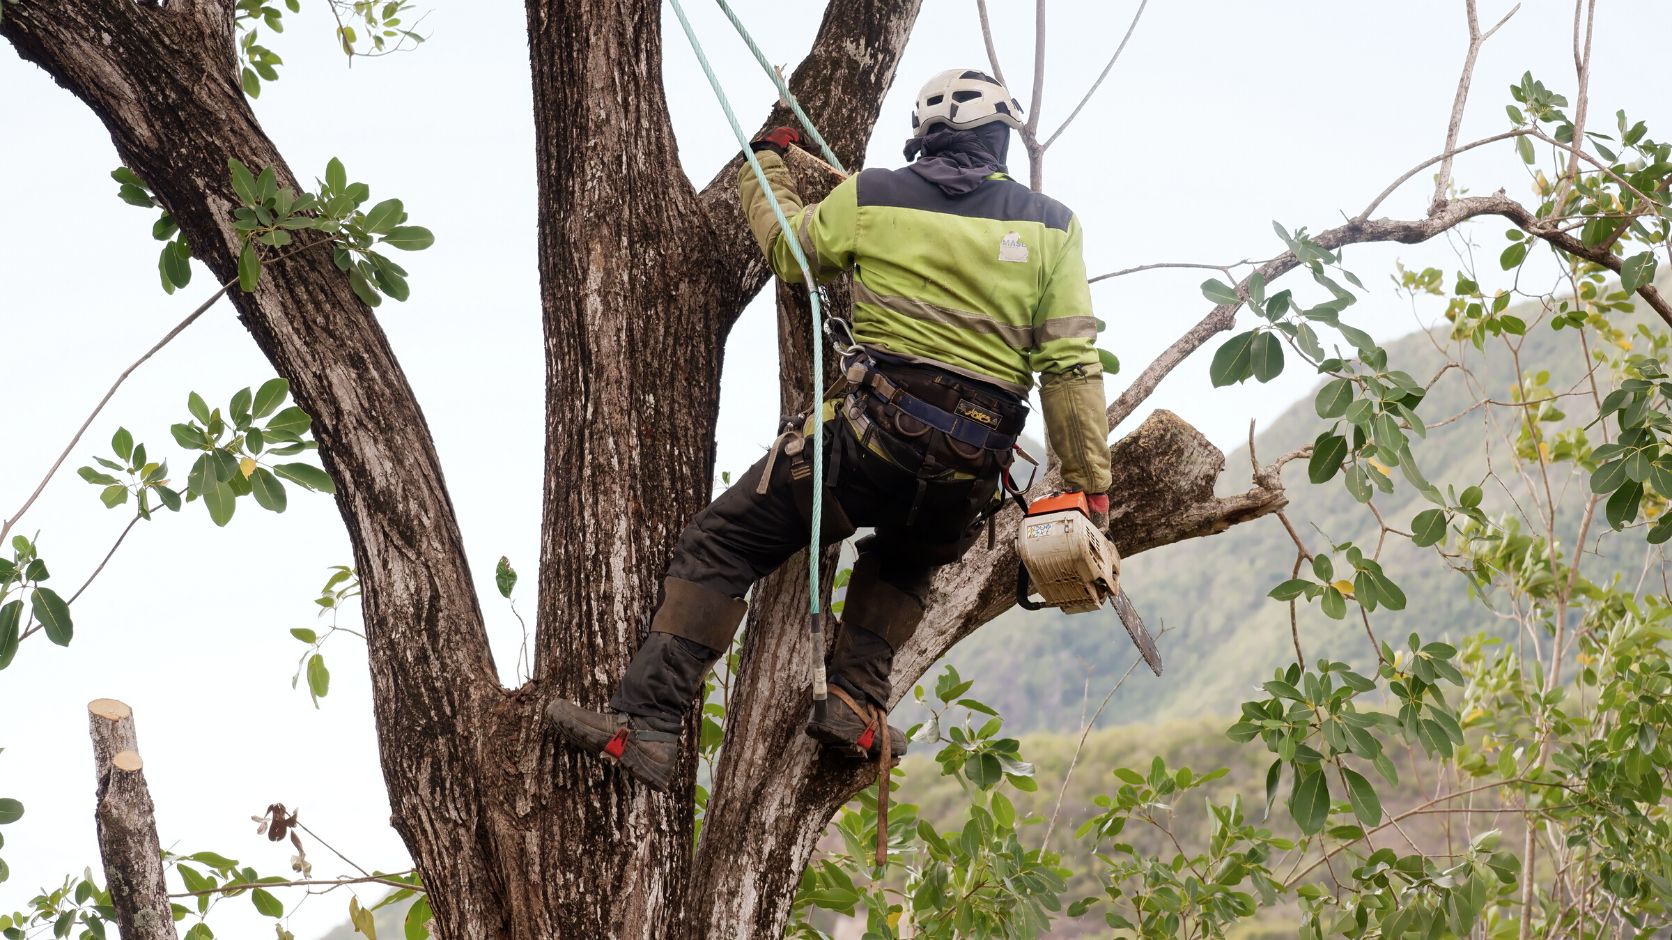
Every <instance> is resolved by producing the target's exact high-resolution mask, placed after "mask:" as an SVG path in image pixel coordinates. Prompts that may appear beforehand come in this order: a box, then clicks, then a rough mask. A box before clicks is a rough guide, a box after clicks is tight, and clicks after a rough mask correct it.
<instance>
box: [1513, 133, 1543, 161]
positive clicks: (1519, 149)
mask: <svg viewBox="0 0 1672 940" xmlns="http://www.w3.org/2000/svg"><path fill="white" fill-rule="evenodd" d="M1515 152H1516V153H1518V154H1520V155H1521V162H1522V163H1528V164H1530V163H1532V162H1533V161H1534V160H1536V159H1538V158H1537V157H1536V156H1535V155H1534V154H1533V139H1532V138H1531V137H1517V138H1515Z"/></svg>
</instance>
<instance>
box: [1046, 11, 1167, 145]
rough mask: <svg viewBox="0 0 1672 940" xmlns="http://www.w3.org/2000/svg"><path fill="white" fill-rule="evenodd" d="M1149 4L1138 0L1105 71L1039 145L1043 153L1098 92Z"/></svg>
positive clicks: (1105, 64) (1106, 64)
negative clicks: (1130, 19)
mask: <svg viewBox="0 0 1672 940" xmlns="http://www.w3.org/2000/svg"><path fill="white" fill-rule="evenodd" d="M1147 6H1149V0H1138V12H1136V13H1134V14H1132V23H1131V25H1129V26H1127V27H1126V35H1124V36H1122V37H1121V38H1120V45H1117V46H1116V47H1115V51H1114V54H1113V55H1111V56H1109V61H1108V62H1106V63H1104V65H1103V71H1101V72H1099V73H1098V75H1097V81H1095V82H1092V83H1091V87H1090V88H1088V89H1086V93H1085V95H1083V96H1082V97H1081V98H1080V103H1079V104H1077V105H1075V106H1074V110H1073V111H1070V112H1069V113H1068V117H1067V118H1066V119H1064V120H1063V122H1062V124H1061V125H1060V126H1058V127H1057V129H1056V130H1054V131H1052V132H1051V136H1050V137H1047V138H1045V142H1044V143H1042V144H1040V145H1039V152H1040V154H1041V155H1043V154H1044V152H1045V151H1046V150H1048V149H1050V146H1051V145H1052V144H1054V143H1056V141H1057V138H1058V137H1061V136H1062V132H1063V131H1066V130H1068V125H1070V124H1072V123H1074V119H1075V118H1076V117H1079V116H1080V112H1081V110H1083V109H1084V108H1085V106H1086V104H1087V103H1088V102H1090V101H1091V98H1092V96H1093V95H1095V94H1097V89H1098V88H1099V87H1101V86H1102V84H1103V80H1104V79H1105V78H1108V77H1109V72H1110V71H1112V70H1113V69H1114V67H1115V62H1116V61H1118V60H1119V59H1120V54H1121V53H1122V52H1125V51H1126V43H1127V41H1128V40H1130V39H1131V38H1132V34H1133V33H1134V32H1136V31H1137V29H1138V21H1139V20H1140V19H1142V18H1143V16H1144V8H1145V7H1147Z"/></svg>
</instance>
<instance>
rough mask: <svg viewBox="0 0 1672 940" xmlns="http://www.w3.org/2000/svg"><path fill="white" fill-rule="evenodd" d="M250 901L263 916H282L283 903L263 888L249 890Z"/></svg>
mask: <svg viewBox="0 0 1672 940" xmlns="http://www.w3.org/2000/svg"><path fill="white" fill-rule="evenodd" d="M250 903H251V904H254V905H255V909H256V910H258V911H260V912H261V913H262V915H263V916H265V917H283V916H284V904H282V903H281V902H280V901H279V899H278V898H276V897H273V895H272V894H271V893H269V892H268V891H267V889H265V888H256V889H254V890H252V891H251V892H250Z"/></svg>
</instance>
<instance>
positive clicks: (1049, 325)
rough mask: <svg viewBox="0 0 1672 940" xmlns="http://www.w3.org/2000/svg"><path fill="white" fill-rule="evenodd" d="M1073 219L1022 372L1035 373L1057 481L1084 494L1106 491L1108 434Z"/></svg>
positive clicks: (1076, 223) (1094, 322)
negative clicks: (1059, 475) (1058, 470)
mask: <svg viewBox="0 0 1672 940" xmlns="http://www.w3.org/2000/svg"><path fill="white" fill-rule="evenodd" d="M1082 245H1083V236H1082V234H1081V231H1080V220H1079V219H1078V218H1073V219H1070V220H1069V223H1068V238H1067V240H1066V242H1064V244H1063V248H1062V255H1061V256H1060V257H1059V258H1057V259H1056V264H1055V265H1054V267H1053V268H1052V271H1051V275H1050V280H1049V281H1047V282H1046V284H1045V290H1044V292H1043V294H1042V295H1041V298H1040V302H1039V307H1038V308H1037V309H1036V310H1035V311H1034V318H1033V333H1034V348H1033V349H1032V350H1030V351H1029V353H1028V361H1029V365H1030V366H1032V368H1033V370H1034V371H1035V372H1037V373H1039V386H1040V388H1039V397H1040V401H1041V404H1042V405H1043V406H1044V410H1045V434H1046V436H1047V438H1049V440H1050V443H1051V449H1052V450H1054V451H1056V453H1057V457H1058V458H1059V459H1060V460H1061V461H1062V476H1063V482H1064V483H1065V484H1067V486H1068V487H1069V488H1070V489H1077V490H1083V491H1084V492H1087V493H1106V492H1108V491H1109V483H1110V477H1109V432H1108V427H1109V425H1108V418H1107V417H1106V413H1105V410H1106V408H1107V402H1106V401H1105V400H1104V398H1103V368H1102V365H1101V364H1100V360H1099V359H1098V355H1097V347H1096V345H1095V343H1096V341H1097V318H1096V317H1094V316H1093V315H1092V312H1091V286H1090V285H1089V284H1087V282H1086V260H1085V255H1084V252H1083V249H1082Z"/></svg>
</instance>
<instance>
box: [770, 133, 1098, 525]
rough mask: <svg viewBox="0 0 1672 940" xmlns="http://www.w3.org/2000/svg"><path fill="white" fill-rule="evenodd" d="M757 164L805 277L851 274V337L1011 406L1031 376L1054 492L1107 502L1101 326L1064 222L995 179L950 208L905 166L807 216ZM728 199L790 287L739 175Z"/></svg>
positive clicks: (780, 177)
mask: <svg viewBox="0 0 1672 940" xmlns="http://www.w3.org/2000/svg"><path fill="white" fill-rule="evenodd" d="M758 157H759V159H760V163H761V168H762V169H764V170H765V171H766V176H767V180H768V181H769V182H770V183H771V184H772V191H773V194H774V195H776V196H777V197H778V203H779V205H780V206H781V207H782V208H783V210H784V215H785V217H786V218H788V219H789V222H790V225H791V227H792V228H793V229H794V230H795V232H796V234H797V241H798V242H799V244H800V246H801V250H802V253H803V254H805V255H806V256H807V260H808V262H809V263H810V264H811V265H812V268H813V273H814V276H815V277H816V278H817V279H818V280H820V281H828V280H831V279H833V278H835V277H837V276H838V275H840V274H841V273H843V272H845V271H850V270H851V271H853V335H854V339H855V340H857V341H858V342H860V343H862V344H864V345H866V346H872V347H875V348H878V349H881V350H883V351H884V352H888V353H891V354H893V355H896V356H901V357H903V358H906V359H909V360H915V361H919V362H926V363H929V364H931V365H934V366H938V367H941V368H944V369H948V370H950V371H952V372H957V373H960V374H962V375H967V376H970V377H972V378H976V379H980V380H981V381H984V382H989V383H992V384H994V385H998V386H1001V387H1003V388H1006V389H1009V390H1010V391H1012V392H1015V393H1017V394H1021V395H1026V394H1027V392H1028V390H1029V389H1030V388H1032V387H1033V377H1034V375H1035V374H1036V373H1037V374H1038V375H1039V376H1040V398H1041V401H1042V403H1043V405H1044V408H1045V430H1046V434H1047V436H1048V437H1049V439H1050V442H1051V447H1052V448H1053V449H1055V450H1056V452H1057V456H1058V457H1059V458H1060V459H1061V460H1062V472H1063V480H1064V482H1065V483H1066V484H1067V485H1068V486H1069V487H1070V488H1072V489H1079V490H1084V491H1085V492H1088V493H1104V492H1107V491H1108V489H1109V448H1108V423H1107V419H1106V418H1105V414H1104V408H1105V402H1104V398H1103V370H1102V367H1101V365H1100V363H1099V360H1098V356H1097V350H1096V348H1095V346H1094V342H1095V340H1096V338H1097V320H1096V318H1095V317H1093V316H1092V312H1091V291H1090V288H1089V287H1088V286H1087V284H1086V263H1085V258H1084V257H1083V255H1082V253H1081V233H1080V222H1079V220H1078V219H1076V218H1075V217H1074V214H1073V213H1071V212H1069V211H1068V209H1067V208H1066V207H1064V206H1063V205H1062V204H1061V203H1059V202H1057V201H1056V200H1054V199H1051V198H1050V197H1048V196H1044V195H1041V194H1039V193H1035V192H1033V191H1032V190H1029V189H1028V188H1027V187H1026V186H1023V185H1022V184H1020V183H1018V182H1016V181H1015V180H1012V179H1010V178H1009V177H1007V176H1005V175H1004V174H1002V173H995V174H993V175H992V176H991V177H989V178H988V179H987V181H986V182H984V183H982V184H981V185H980V186H979V187H977V188H976V189H975V190H973V191H972V192H969V193H966V194H964V195H962V196H957V197H953V196H948V195H947V194H946V193H944V192H943V191H942V190H941V189H940V187H938V186H936V185H934V184H933V183H930V182H929V181H927V180H925V179H923V178H922V177H921V176H919V175H917V174H916V173H914V172H912V171H911V170H909V169H900V170H881V169H875V170H865V171H864V172H862V173H859V174H857V175H855V176H851V177H849V178H848V179H846V180H844V181H843V182H842V183H841V184H840V185H838V186H837V187H836V188H835V189H833V190H831V192H830V195H829V196H827V197H825V199H824V200H823V201H822V202H817V203H814V204H813V205H810V206H803V205H802V202H801V197H800V196H799V195H798V194H797V193H796V191H795V189H794V187H793V186H792V185H791V180H790V173H789V168H788V167H786V166H785V165H784V161H783V158H781V157H780V156H778V155H777V154H776V153H773V152H772V151H770V150H766V151H762V152H761V153H759V154H758ZM738 190H739V193H740V195H741V198H742V202H743V211H744V215H745V216H747V217H748V220H749V227H750V229H751V230H753V231H754V233H755V240H756V241H757V242H758V243H759V244H760V246H761V250H762V251H763V252H765V254H766V257H767V259H768V260H769V261H770V262H771V264H772V268H773V270H774V271H776V272H777V274H778V276H779V277H781V278H783V279H784V280H786V281H789V282H791V283H800V282H801V280H802V278H801V268H800V266H799V265H797V264H796V262H795V256H794V255H793V254H792V252H791V250H790V247H789V245H788V243H786V242H785V241H784V239H783V232H782V230H781V229H779V227H778V222H777V220H776V219H775V218H773V215H772V207H771V205H770V204H769V203H768V202H767V200H766V196H765V195H764V194H763V193H762V192H761V189H760V184H759V182H758V181H757V180H756V179H755V174H754V171H753V170H752V169H750V168H749V167H748V166H747V165H745V166H744V167H743V168H742V170H741V172H739V174H738Z"/></svg>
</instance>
